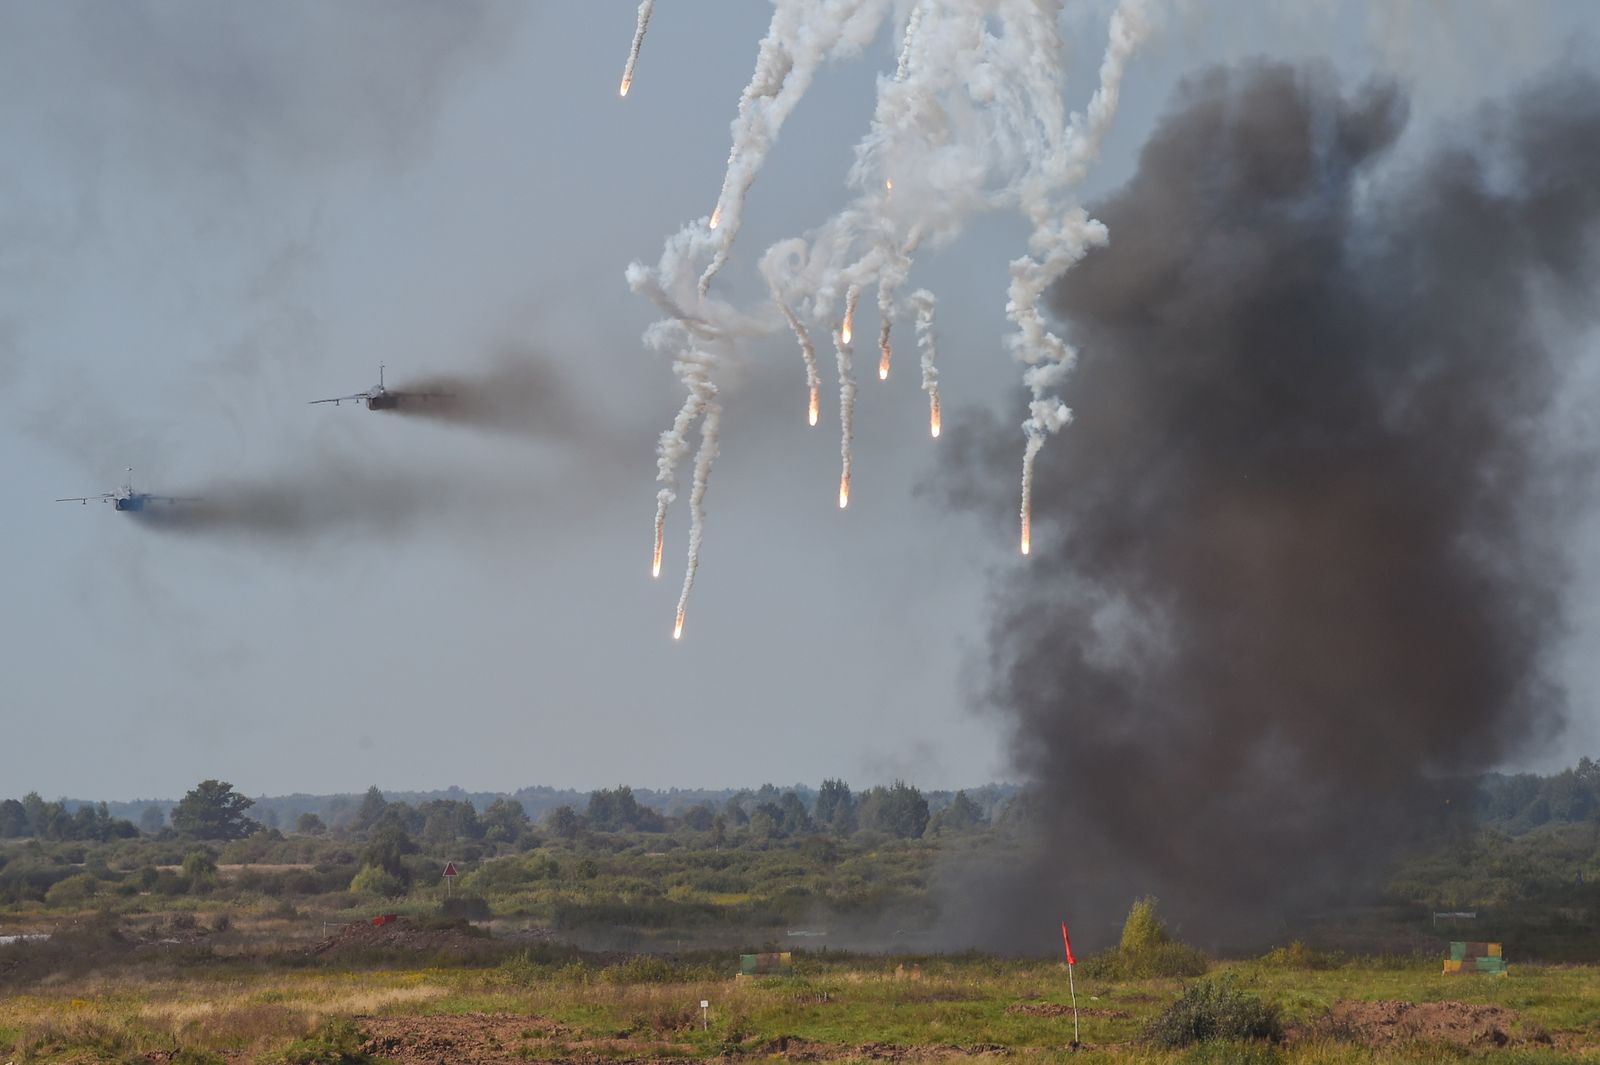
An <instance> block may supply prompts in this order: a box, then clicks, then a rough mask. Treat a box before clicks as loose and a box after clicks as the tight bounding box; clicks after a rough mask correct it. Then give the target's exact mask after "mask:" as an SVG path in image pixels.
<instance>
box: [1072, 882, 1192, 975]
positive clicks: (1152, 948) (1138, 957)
mask: <svg viewBox="0 0 1600 1065" xmlns="http://www.w3.org/2000/svg"><path fill="white" fill-rule="evenodd" d="M1210 964H1211V963H1210V962H1209V961H1207V960H1206V956H1205V954H1203V953H1202V952H1201V951H1199V950H1196V949H1195V948H1194V947H1191V946H1189V945H1188V944H1186V943H1179V942H1178V941H1176V940H1175V939H1173V938H1172V934H1171V933H1170V932H1168V931H1167V926H1166V925H1165V924H1164V923H1162V921H1161V918H1160V917H1159V916H1158V915H1157V913H1156V899H1155V896H1153V895H1146V896H1145V897H1144V898H1142V899H1139V900H1138V901H1136V902H1135V903H1134V904H1133V907H1132V909H1130V910H1129V911H1128V919H1127V920H1126V921H1125V922H1123V925H1122V941H1121V942H1120V943H1119V944H1118V945H1117V946H1116V947H1115V948H1113V949H1111V950H1108V951H1106V952H1105V953H1104V954H1098V955H1096V956H1095V957H1093V958H1090V959H1088V960H1087V961H1085V962H1084V964H1083V974H1084V975H1085V976H1087V977H1091V978H1093V979H1097V980H1152V979H1156V978H1159V977H1181V976H1204V975H1205V972H1206V970H1207V969H1208V968H1210Z"/></svg>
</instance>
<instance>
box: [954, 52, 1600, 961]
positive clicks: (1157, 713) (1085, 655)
mask: <svg viewBox="0 0 1600 1065" xmlns="http://www.w3.org/2000/svg"><path fill="white" fill-rule="evenodd" d="M1406 112H1407V107H1406V102H1405V100H1404V98H1403V97H1402V95H1401V94H1400V93H1399V92H1398V91H1397V90H1396V89H1395V88H1393V87H1392V86H1387V85H1373V86H1369V87H1367V88H1364V89H1362V90H1360V91H1358V92H1356V93H1354V94H1352V95H1348V96H1346V95H1343V94H1341V92H1340V90H1339V88H1338V86H1337V85H1336V84H1335V82H1334V79H1333V77H1332V75H1331V74H1329V73H1327V72H1326V71H1320V70H1313V71H1304V70H1298V69H1292V68H1289V67H1285V66H1279V65H1268V64H1255V65H1251V66H1247V67H1243V68H1238V69H1231V70H1214V71H1211V72H1208V73H1204V74H1202V75H1200V76H1197V77H1195V78H1192V79H1191V80H1189V81H1188V82H1186V83H1185V84H1184V85H1183V86H1182V88H1181V89H1180V93H1179V103H1178V106H1177V109H1176V110H1175V111H1174V112H1173V113H1172V114H1170V115H1169V117H1167V118H1166V120H1165V121H1164V122H1163V123H1162V125H1161V127H1160V128H1159V129H1158V130H1157V132H1156V133H1155V135H1154V136H1153V137H1152V139H1151V141H1150V142H1149V144H1148V145H1147V146H1146V148H1145V150H1144V152H1143V154H1142V156H1141V158H1140V163H1139V168H1138V172H1137V174H1136V175H1135V176H1134V178H1133V179H1132V180H1131V181H1130V183H1129V184H1128V185H1127V186H1126V187H1125V188H1124V189H1123V190H1122V191H1121V192H1119V193H1118V194H1116V195H1115V196H1113V197H1112V198H1111V199H1110V200H1108V201H1107V202H1105V203H1103V204H1101V205H1099V206H1098V207H1097V209H1096V211H1095V214H1096V216H1097V217H1099V218H1101V219H1103V220H1104V221H1105V222H1106V224H1107V226H1108V227H1109V229H1110V233H1111V243H1110V246H1109V247H1107V248H1105V249H1102V250H1097V251H1095V252H1093V253H1091V254H1090V256H1089V258H1088V259H1087V260H1085V261H1084V262H1083V263H1082V264H1081V265H1080V266H1079V267H1078V268H1077V269H1075V270H1074V271H1073V272H1072V273H1070V274H1069V275H1067V277H1066V278H1065V279H1064V280H1063V282H1062V283H1061V284H1060V285H1059V286H1058V287H1057V289H1056V290H1055V292H1054V293H1053V304H1054V308H1055V310H1056V311H1057V312H1058V314H1059V315H1060V316H1061V317H1062V319H1063V320H1064V321H1065V322H1066V323H1068V328H1069V329H1070V333H1071V338H1072V340H1073V342H1074V343H1075V344H1077V345H1078V346H1079V347H1080V350H1081V353H1082V361H1081V363H1080V366H1079V369H1078V370H1077V372H1076V374H1075V376H1074V377H1073V378H1072V379H1071V382H1070V384H1069V386H1068V392H1069V398H1070V399H1071V401H1072V402H1073V405H1074V407H1075V409H1076V415H1077V418H1076V421H1075V422H1074V424H1073V425H1072V426H1071V427H1070V428H1069V429H1068V430H1066V431H1065V432H1064V433H1063V434H1062V436H1061V438H1060V439H1059V441H1058V442H1057V443H1056V444H1054V445H1053V446H1052V447H1051V448H1050V449H1048V450H1047V451H1046V453H1045V455H1044V456H1043V457H1042V458H1041V460H1040V465H1039V470H1038V477H1039V480H1038V485H1037V489H1036V492H1035V497H1034V498H1035V502H1034V508H1035V509H1034V530H1035V531H1034V556H1033V557H1032V558H1031V559H1030V560H1027V561H1025V562H1024V561H1020V560H1019V562H1018V564H1017V566H1016V569H1015V572H1014V574H1013V575H1012V576H1011V577H1010V578H1008V580H1007V583H1006V585H1005V586H1004V587H1003V588H1002V589H1001V590H1000V592H1001V594H1000V595H999V596H997V602H998V604H999V607H998V610H997V616H996V620H995V623H994V630H993V645H992V656H993V668H994V676H993V685H994V688H993V692H992V695H993V698H994V702H995V703H996V704H997V706H998V707H1000V708H1001V710H1002V711H1003V713H1004V714H1005V715H1006V717H1007V720H1008V721H1009V723H1010V725H1011V726H1012V728H1013V735H1012V743H1011V749H1012V752H1013V755H1014V757H1015V761H1016V764H1017V766H1018V767H1019V769H1020V770H1022V771H1023V772H1024V773H1025V775H1026V776H1027V778H1028V779H1030V780H1031V781H1033V782H1034V783H1035V785H1036V787H1035V791H1034V794H1033V796H1032V800H1031V807H1032V811H1033V816H1034V818H1035V820H1036V821H1037V823H1038V825H1039V826H1040V843H1039V846H1038V848H1037V852H1036V854H1035V856H1034V861H1033V863H1032V865H1031V867H1030V868H1027V869H1026V870H1024V871H1022V872H1021V873H1020V874H1007V875H1005V876H1004V877H1003V879H1005V880H1006V881H1007V882H1006V883H1004V884H999V885H997V884H995V883H993V882H992V880H991V881H990V883H989V884H988V893H987V898H986V899H985V902H984V905H983V907H982V910H983V914H984V915H987V916H992V917H993V918H994V919H993V920H992V921H990V922H989V925H988V927H987V928H984V929H983V930H982V931H983V933H984V938H986V939H987V941H988V942H990V943H991V944H995V945H1002V946H1017V947H1021V946H1033V947H1034V948H1035V949H1043V946H1041V945H1047V944H1048V942H1049V933H1050V932H1051V930H1052V928H1053V927H1054V925H1053V923H1052V922H1053V921H1056V920H1059V919H1060V917H1061V916H1062V915H1063V913H1064V912H1065V910H1066V908H1067V907H1069V906H1076V907H1077V908H1078V909H1079V911H1080V912H1081V911H1082V910H1083V909H1085V908H1092V909H1093V911H1094V912H1093V915H1092V920H1091V921H1090V922H1083V919H1082V918H1080V923H1084V924H1085V933H1086V934H1085V938H1086V939H1087V938H1088V936H1089V929H1090V928H1091V927H1092V928H1093V929H1094V930H1095V931H1097V932H1098V933H1099V934H1100V937H1101V939H1102V940H1103V939H1104V937H1105V934H1106V933H1107V932H1108V931H1110V930H1113V929H1114V927H1115V921H1116V919H1117V917H1119V916H1120V915H1121V913H1123V912H1125V911H1126V908H1127V905H1128V902H1129V901H1130V899H1131V897H1132V896H1133V895H1134V894H1135V893H1142V892H1144V891H1154V892H1157V893H1159V894H1161V895H1162V897H1163V908H1164V909H1165V910H1167V912H1168V913H1169V914H1171V915H1174V916H1177V917H1178V918H1179V919H1180V920H1182V921H1183V922H1184V924H1185V931H1186V932H1187V933H1188V934H1189V935H1191V936H1192V937H1193V938H1194V939H1196V940H1197V941H1200V942H1209V943H1212V944H1216V943H1219V942H1224V941H1229V940H1231V941H1233V942H1243V941H1244V940H1246V939H1251V938H1260V937H1263V936H1269V935H1271V934H1273V933H1274V932H1275V931H1276V928H1275V927H1274V921H1273V919H1272V918H1273V917H1274V916H1275V915H1276V914H1279V913H1281V912H1282V911H1283V910H1284V909H1286V908H1290V907H1295V906H1300V905H1310V904H1319V903H1323V902H1327V901H1330V900H1334V899H1337V898H1340V897H1342V896H1344V895H1347V893H1349V892H1350V891H1352V890H1353V889H1356V888H1358V887H1362V886H1366V885H1368V883H1369V878H1370V877H1372V876H1373V875H1374V874H1375V873H1377V872H1381V870H1382V868H1383V866H1384V864H1385V862H1386V861H1387V860H1388V859H1389V858H1390V857H1392V854H1393V848H1394V847H1395V846H1396V845H1397V844H1399V843H1401V842H1402V841H1403V840H1404V839H1406V838H1408V835H1409V834H1410V833H1412V832H1414V831H1417V830H1423V829H1426V828H1428V827H1429V825H1430V823H1431V822H1432V821H1433V819H1434V818H1436V817H1438V816H1441V815H1443V814H1444V813H1445V812H1446V811H1447V810H1449V809H1459V807H1460V800H1459V799H1458V800H1457V801H1456V804H1455V805H1454V806H1453V807H1452V806H1448V805H1447V804H1446V802H1445V799H1446V798H1447V797H1448V796H1449V794H1450V783H1449V782H1450V781H1451V780H1453V779H1459V778H1461V777H1462V776H1463V775H1466V774H1471V773H1474V772H1478V771H1481V770H1484V769H1487V768H1490V767H1493V766H1495V765H1496V764H1498V763H1499V762H1500V761H1501V760H1502V759H1504V758H1505V757H1506V756H1507V755H1509V754H1511V753H1513V752H1515V751H1517V750H1518V749H1519V748H1520V747H1521V746H1523V745H1524V744H1526V743H1528V742H1529V741H1531V740H1534V739H1537V738H1541V737H1548V736H1549V735H1550V734H1551V733H1552V731H1553V730H1554V729H1556V728H1558V727H1559V725H1560V721H1561V703H1562V700H1561V694H1562V693H1561V692H1560V691H1559V690H1558V689H1557V688H1556V687H1555V686H1554V685H1553V684H1552V682H1551V680H1550V677H1549V674H1548V672H1547V670H1546V668H1545V667H1546V661H1547V656H1548V654H1549V653H1550V652H1551V651H1552V650H1553V649H1554V648H1555V645H1556V643H1557V642H1558V641H1559V639H1560V638H1561V637H1562V635H1563V633H1564V622H1563V614H1564V612H1563V594H1564V592H1565V582H1566V581H1567V579H1568V574H1567V572H1566V571H1565V569H1564V563H1563V552H1564V550H1565V549H1566V547H1567V543H1566V537H1567V536H1568V533H1569V530H1570V528H1571V519H1572V516H1573V513H1574V512H1575V511H1576V509H1577V507H1578V505H1579V504H1578V498H1579V496H1578V494H1577V493H1576V492H1574V487H1575V486H1580V485H1581V486H1582V487H1584V488H1586V487H1587V482H1588V480H1589V477H1590V474H1591V471H1592V465H1591V463H1590V461H1589V458H1590V456H1589V453H1588V451H1587V450H1586V449H1583V448H1579V446H1578V445H1576V444H1573V443H1571V442H1563V441H1560V440H1556V439H1553V433H1552V431H1551V424H1552V421H1551V418H1550V414H1551V409H1552V403H1553V401H1554V399H1555V398H1556V396H1557V394H1558V391H1559V390H1560V389H1561V388H1562V387H1563V384H1564V382H1565V381H1566V380H1567V376H1568V373H1569V371H1570V369H1571V366H1572V363H1573V361H1574V359H1573V356H1574V342H1573V337H1574V335H1575V332H1576V327H1577V326H1579V325H1583V324H1589V323H1592V322H1593V320H1594V317H1595V311H1596V308H1597V298H1600V284H1597V280H1600V278H1597V273H1600V272H1597V270H1596V255H1595V251H1596V243H1595V239H1594V238H1595V235H1596V227H1595V222H1596V220H1597V218H1600V86H1597V85H1596V84H1595V82H1594V81H1593V80H1592V79H1589V78H1587V77H1579V76H1575V75H1569V76H1562V77H1558V78H1553V79H1550V80H1548V81H1546V82H1544V83H1542V84H1541V85H1540V86H1539V87H1537V88H1535V89H1534V90H1531V91H1529V92H1528V93H1527V94H1525V95H1524V96H1523V97H1521V98H1519V99H1517V100H1515V101H1512V102H1510V103H1508V104H1506V105H1504V106H1501V107H1498V108H1495V109H1492V110H1490V111H1487V112H1486V113H1485V114H1483V115H1482V116H1479V119H1478V121H1476V122H1474V123H1473V125H1472V126H1471V127H1470V128H1471V130H1472V132H1473V133H1474V136H1475V139H1474V141H1473V142H1472V143H1468V144H1466V145H1464V146H1462V147H1450V148H1444V149H1438V150H1435V151H1433V152H1432V153H1431V154H1418V155H1402V154H1400V153H1399V152H1398V150H1397V149H1396V142H1397V139H1398V137H1399V134H1400V132H1401V130H1402V128H1403V126H1404V124H1405V121H1406ZM1380 164H1382V165H1380ZM1595 398H1596V402H1600V396H1597V397H1595ZM962 436H963V437H965V441H964V454H965V457H966V462H967V463H968V466H967V468H966V469H965V471H964V472H963V475H962V476H961V477H959V478H958V487H957V493H958V495H960V496H962V497H965V498H967V499H969V500H971V499H974V498H977V499H980V500H981V501H982V504H983V505H984V506H986V507H989V508H991V509H993V511H994V512H995V513H996V515H997V516H999V515H1004V516H1005V518H1006V519H1007V520H1008V522H1014V520H1015V511H1014V509H1013V508H1014V506H1015V500H1014V498H1013V497H1014V489H1013V484H1014V473H1015V469H1014V468H1015V463H1016V448H1017V446H1018V445H1019V444H1020V437H1019V436H1018V435H1017V434H1016V432H1015V431H1014V430H1011V429H1010V428H1009V427H1005V428H1002V427H996V426H992V425H991V426H984V427H974V426H972V425H969V426H967V427H966V429H965V431H964V432H963V433H962ZM972 919H974V920H978V921H980V922H981V921H982V920H983V919H984V916H982V915H980V916H978V917H974V918H972ZM1078 927H1079V926H1078V925H1077V924H1075V925H1074V928H1075V930H1076V929H1077V928H1078Z"/></svg>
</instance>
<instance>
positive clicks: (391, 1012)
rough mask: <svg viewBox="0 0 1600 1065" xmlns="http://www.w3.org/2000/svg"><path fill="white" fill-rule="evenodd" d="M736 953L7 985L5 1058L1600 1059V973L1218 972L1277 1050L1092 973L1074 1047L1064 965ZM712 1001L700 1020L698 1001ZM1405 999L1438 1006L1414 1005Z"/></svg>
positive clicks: (1151, 989)
mask: <svg viewBox="0 0 1600 1065" xmlns="http://www.w3.org/2000/svg"><path fill="white" fill-rule="evenodd" d="M735 962H736V960H735V959H734V958H732V957H730V956H726V955H708V954H698V955H692V956H685V957H682V958H665V957H658V956H638V957H635V958H631V959H624V958H619V957H614V956H613V957H597V956H579V955H576V954H575V952H567V951H564V950H562V949H559V948H552V949H549V950H545V951H540V950H531V951H522V952H519V953H516V954H512V955H509V956H505V957H503V959H502V960H501V961H499V962H498V963H491V964H477V965H458V966H439V965H435V964H430V963H429V962H428V961H426V960H423V961H419V963H418V965H417V966H416V967H399V968H391V967H384V968H372V969H366V968H352V967H344V968H333V967H324V968H317V969H306V970H300V971H296V970H294V969H292V968H290V967H288V966H286V965H285V964H283V960H282V959H279V960H277V961H274V960H272V959H266V958H256V959H246V958H231V959H227V958H222V959H197V960H195V961H194V962H192V963H181V964H180V963H175V962H174V961H173V960H171V959H168V960H167V961H165V962H157V963H152V964H137V965H133V966H127V967H123V966H118V967H114V968H110V969H106V970H103V971H90V972H87V973H82V974H79V975H73V976H66V975H54V976H46V977H44V978H42V979H40V980H37V981H34V982H32V983H31V985H30V986H28V987H27V988H26V989H17V988H13V989H12V990H11V992H10V993H7V994H5V995H4V996H3V997H0V1060H4V1061H14V1062H16V1063H17V1065H32V1063H34V1062H77V1061H107V1062H110V1061H116V1062H122V1061H137V1060H144V1061H151V1062H161V1063H166V1062H172V1061H180V1062H184V1063H186V1065H200V1063H203V1062H213V1063H214V1062H219V1061H226V1062H229V1063H235V1062H237V1063H246V1062H249V1063H255V1062H282V1063H293V1065H298V1063H302V1062H319V1063H323V1065H338V1063H340V1062H351V1063H354V1062H359V1061H362V1060H364V1055H371V1056H376V1057H379V1058H385V1059H389V1060H392V1061H394V1062H398V1063H401V1065H438V1063H441V1062H442V1063H447V1065H490V1063H501V1062H504V1063H508V1065H509V1063H517V1062H527V1061H547V1060H548V1061H611V1060H669V1059H685V1058H717V1059H728V1060H756V1059H761V1060H796V1061H836V1060H837V1061H844V1060H950V1059H965V1058H971V1057H988V1058H995V1057H1001V1056H1004V1057H1006V1058H1007V1059H1008V1060H1019V1061H1051V1060H1057V1059H1065V1058H1068V1057H1070V1058H1072V1059H1073V1060H1082V1061H1118V1062H1123V1061H1127V1062H1146V1061H1149V1062H1167V1061H1173V1062H1176V1061H1184V1062H1231V1061H1242V1062H1277V1061H1283V1062H1390V1061H1394V1062H1453V1061H1459V1060H1472V1061H1483V1062H1529V1063H1545V1062H1548V1063H1552V1065H1554V1063H1557V1062H1566V1061H1595V1062H1600V969H1596V968H1592V967H1576V966H1574V967H1533V966H1514V967H1513V970H1512V973H1511V975H1509V976H1506V977H1502V978H1495V977H1458V976H1445V975H1442V974H1441V973H1439V972H1438V971H1437V970H1436V969H1435V968H1434V967H1433V965H1432V964H1430V963H1426V962H1417V963H1414V964H1412V965H1410V966H1408V967H1399V968H1376V967H1372V966H1368V965H1362V964H1350V965H1347V966H1344V967H1340V968H1335V969H1330V970H1321V971H1304V970H1284V969H1278V968H1272V967H1269V966H1266V965H1264V964H1261V963H1251V962H1241V963H1232V964H1229V965H1226V966H1223V967H1221V968H1220V969H1218V970H1216V971H1215V972H1214V973H1213V974H1212V976H1211V977H1210V979H1216V978H1217V977H1218V975H1219V974H1220V976H1221V978H1223V979H1225V980H1232V981H1233V982H1234V983H1236V984H1237V985H1238V986H1239V987H1241V988H1243V989H1244V990H1246V991H1248V992H1250V993H1252V994H1254V995H1256V996H1259V998H1260V999H1262V1000H1263V1001H1266V1002H1269V1003H1276V1004H1278V1005H1279V1006H1280V1007H1281V1010H1282V1019H1283V1022H1284V1027H1285V1031H1286V1036H1285V1040H1284V1042H1283V1043H1282V1044H1279V1045H1272V1044H1267V1043H1259V1044H1238V1045H1231V1044H1219V1043H1208V1044H1201V1045H1198V1046H1196V1047H1191V1048H1189V1049H1188V1050H1184V1051H1165V1050H1160V1049H1157V1048H1156V1047H1154V1046H1151V1045H1149V1044H1147V1043H1146V1042H1144V1041H1143V1040H1142V1038H1141V1033H1142V1032H1143V1031H1144V1030H1145V1028H1146V1026H1147V1025H1148V1024H1149V1022H1150V1021H1151V1020H1152V1019H1153V1018H1154V1017H1156V1015H1157V1014H1159V1013H1160V1012H1161V1011H1162V1010H1163V1009H1164V1008H1165V1007H1167V1006H1168V1005H1170V1004H1171V1003H1172V1002H1173V1001H1174V1000H1175V998H1176V997H1177V996H1178V995H1179V994H1180V993H1181V990H1182V988H1183V986H1184V984H1183V982H1182V981H1179V980H1174V979H1160V980H1143V981H1107V980H1098V979H1091V978H1087V977H1085V976H1084V975H1083V973H1081V972H1080V973H1079V978H1078V1004H1079V1007H1080V1010H1081V1017H1080V1023H1081V1033H1082V1046H1081V1047H1080V1048H1077V1049H1074V1048H1072V1047H1071V1046H1070V1043H1071V1040H1072V1017H1071V1011H1070V1009H1069V1008H1068V1002H1069V995H1068V989H1067V982H1066V972H1065V970H1064V968H1063V967H1062V966H1060V965H1059V964H1052V963H1045V962H1030V961H1013V960H1001V959H994V958H989V957H985V956H979V955H959V956H951V957H925V958H883V957H862V956H849V955H830V954H818V955H797V957H796V975H795V976H793V977H789V978H779V977H773V978H760V979H735V978H732V977H731V975H729V974H731V973H732V972H733V970H734V969H735ZM701 999H706V1000H709V1001H710V1003H711V1008H710V1010H709V1011H708V1013H707V1016H706V1023H705V1027H704V1028H702V1027H701V1016H700V1010H699V1008H698V1003H699V1002H700V1000H701ZM1400 1004H1437V1005H1432V1006H1428V1005H1422V1006H1406V1005H1400Z"/></svg>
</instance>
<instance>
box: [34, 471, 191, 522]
mask: <svg viewBox="0 0 1600 1065" xmlns="http://www.w3.org/2000/svg"><path fill="white" fill-rule="evenodd" d="M127 471H128V480H127V483H125V484H124V485H123V486H122V487H121V488H119V489H117V490H116V491H115V492H102V493H101V494H100V495H97V496H66V497H65V498H62V499H58V500H56V502H57V503H82V504H83V505H84V506H88V505H89V503H90V502H95V503H110V504H111V505H112V506H113V507H115V508H116V509H117V510H127V511H133V512H138V511H141V510H143V509H144V508H145V506H146V504H149V503H166V504H168V505H170V504H173V503H198V502H200V499H199V497H198V496H157V495H151V494H150V493H149V492H135V491H134V490H133V467H132V466H129V467H127Z"/></svg>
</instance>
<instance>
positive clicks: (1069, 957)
mask: <svg viewBox="0 0 1600 1065" xmlns="http://www.w3.org/2000/svg"><path fill="white" fill-rule="evenodd" d="M1061 944H1062V945H1063V946H1064V947H1066V948H1067V964H1068V965H1076V964H1078V959H1077V958H1074V957H1073V956H1072V940H1070V939H1068V938H1067V922H1065V921H1062V922H1061Z"/></svg>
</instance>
